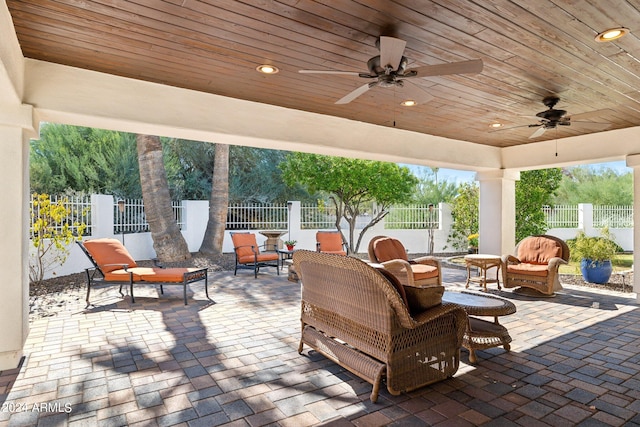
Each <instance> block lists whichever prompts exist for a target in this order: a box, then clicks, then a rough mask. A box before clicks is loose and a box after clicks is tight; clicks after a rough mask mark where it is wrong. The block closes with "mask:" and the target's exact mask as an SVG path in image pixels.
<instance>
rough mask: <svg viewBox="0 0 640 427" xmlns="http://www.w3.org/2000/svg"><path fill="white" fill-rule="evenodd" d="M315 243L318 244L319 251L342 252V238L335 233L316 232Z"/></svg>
mask: <svg viewBox="0 0 640 427" xmlns="http://www.w3.org/2000/svg"><path fill="white" fill-rule="evenodd" d="M316 242H318V243H320V251H321V252H325V251H331V252H333V251H342V250H343V249H342V236H341V235H340V233H338V232H336V233H334V232H331V233H328V232H318V233H316Z"/></svg>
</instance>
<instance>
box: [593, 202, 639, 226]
mask: <svg viewBox="0 0 640 427" xmlns="http://www.w3.org/2000/svg"><path fill="white" fill-rule="evenodd" d="M593 226H594V227H595V228H604V227H609V228H631V227H633V206H607V205H602V206H594V207H593Z"/></svg>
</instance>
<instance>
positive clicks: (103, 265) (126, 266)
mask: <svg viewBox="0 0 640 427" xmlns="http://www.w3.org/2000/svg"><path fill="white" fill-rule="evenodd" d="M114 265H117V266H118V267H120V268H121V269H123V270H124V271H127V268H129V264H102V265H100V266H98V267H100V269H102V267H113V266H114Z"/></svg>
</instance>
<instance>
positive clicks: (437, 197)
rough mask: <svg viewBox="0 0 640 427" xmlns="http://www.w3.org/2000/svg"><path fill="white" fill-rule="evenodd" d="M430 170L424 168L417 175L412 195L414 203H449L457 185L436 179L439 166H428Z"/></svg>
mask: <svg viewBox="0 0 640 427" xmlns="http://www.w3.org/2000/svg"><path fill="white" fill-rule="evenodd" d="M429 169H430V170H431V172H430V173H429V172H427V171H425V170H423V171H422V174H420V175H418V185H417V187H416V192H415V195H414V197H413V201H414V203H420V204H425V205H427V204H429V203H432V204H434V205H437V204H438V203H440V202H444V203H450V202H451V201H452V200H453V199H454V198H455V197H456V195H457V194H458V185H457V184H455V183H453V182H450V181H446V180H444V181H443V180H440V181H439V180H438V170H439V168H429Z"/></svg>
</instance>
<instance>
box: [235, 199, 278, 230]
mask: <svg viewBox="0 0 640 427" xmlns="http://www.w3.org/2000/svg"><path fill="white" fill-rule="evenodd" d="M288 215H289V210H288V208H287V205H272V204H231V205H229V208H228V210H227V230H286V229H287V226H288V219H289V217H288Z"/></svg>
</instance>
